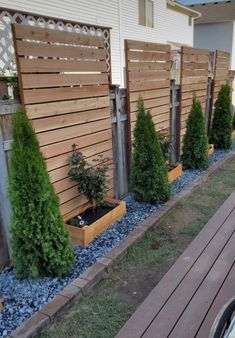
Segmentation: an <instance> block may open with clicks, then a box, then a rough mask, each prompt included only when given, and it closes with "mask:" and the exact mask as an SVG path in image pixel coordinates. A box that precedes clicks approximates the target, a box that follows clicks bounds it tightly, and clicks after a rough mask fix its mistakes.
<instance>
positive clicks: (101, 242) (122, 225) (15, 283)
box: [0, 140, 235, 337]
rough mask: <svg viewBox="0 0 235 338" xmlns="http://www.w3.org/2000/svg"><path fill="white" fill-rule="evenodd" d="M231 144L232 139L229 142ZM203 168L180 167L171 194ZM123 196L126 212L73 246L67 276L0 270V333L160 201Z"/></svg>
mask: <svg viewBox="0 0 235 338" xmlns="http://www.w3.org/2000/svg"><path fill="white" fill-rule="evenodd" d="M234 147H235V140H234V142H233V148H234ZM228 152H229V151H221V150H216V151H215V152H214V153H213V154H212V155H211V156H210V160H209V163H210V165H212V164H213V163H215V162H217V161H218V160H219V159H221V158H222V157H224V156H225V155H226V154H227V153H228ZM204 172H205V170H186V171H184V172H183V175H182V177H181V178H179V179H177V180H176V181H175V182H174V183H173V194H177V193H179V192H180V191H181V190H182V189H183V188H184V187H185V186H187V185H189V184H191V183H192V182H193V181H194V180H195V179H196V178H197V177H199V176H200V175H202V174H203V173H204ZM125 200H126V203H127V213H126V215H125V217H124V218H123V219H121V220H120V221H118V222H116V223H115V224H114V225H112V226H111V227H110V228H109V229H108V230H107V231H105V232H104V233H103V234H101V235H100V236H99V237H98V238H97V239H96V240H94V241H93V242H92V243H91V244H90V245H89V246H88V247H87V248H84V249H82V248H80V247H76V249H75V253H76V257H77V259H76V263H75V265H74V267H73V270H72V272H71V273H70V275H68V276H67V277H65V278H41V279H37V280H24V281H19V280H17V279H16V276H15V271H14V269H6V270H5V271H4V272H2V273H1V274H0V298H3V299H4V300H5V306H4V311H3V313H2V314H0V337H6V336H7V335H8V334H9V333H10V332H12V330H14V329H15V328H16V327H18V326H19V325H20V324H21V323H22V322H23V321H25V320H26V319H27V318H29V317H30V316H31V315H32V314H33V313H34V312H36V311H37V310H38V309H39V308H40V307H42V305H44V304H45V303H47V302H48V301H49V300H50V299H52V298H53V297H54V296H55V295H56V294H57V293H58V292H59V291H61V290H62V289H63V288H64V287H65V286H66V285H67V284H69V283H70V282H72V281H73V280H74V279H75V278H77V277H78V276H79V275H80V274H82V273H83V272H84V271H85V270H86V269H87V268H88V267H90V266H91V265H92V264H93V263H95V262H96V261H97V259H98V258H100V257H102V256H104V255H105V254H106V253H108V252H109V251H110V250H111V249H112V248H113V247H115V246H116V245H117V244H118V243H119V242H120V241H121V240H122V239H123V238H124V237H126V236H127V235H128V234H129V233H130V232H131V231H132V230H133V229H134V228H135V227H136V226H137V225H138V224H140V223H142V222H143V221H144V220H145V219H146V218H147V217H148V216H149V215H151V214H152V213H153V212H154V211H156V210H157V209H159V208H160V207H161V205H160V204H156V205H151V204H146V203H138V202H136V201H135V200H134V199H133V198H132V196H131V195H129V196H127V197H126V198H125Z"/></svg>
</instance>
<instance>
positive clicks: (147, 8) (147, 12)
mask: <svg viewBox="0 0 235 338" xmlns="http://www.w3.org/2000/svg"><path fill="white" fill-rule="evenodd" d="M139 24H140V25H141V26H146V27H151V28H153V27H154V7H153V1H152V0H139Z"/></svg>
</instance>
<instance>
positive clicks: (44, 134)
mask: <svg viewBox="0 0 235 338" xmlns="http://www.w3.org/2000/svg"><path fill="white" fill-rule="evenodd" d="M13 36H14V43H15V50H16V54H17V66H18V73H19V77H20V90H21V97H22V102H23V103H24V105H25V108H26V112H27V115H28V117H29V118H30V119H31V120H32V124H33V127H34V128H35V131H36V133H37V137H38V140H39V144H40V147H41V151H42V154H43V156H44V158H45V160H46V165H47V169H48V171H49V175H50V178H51V182H52V183H53V185H54V188H55V191H56V193H57V194H58V196H59V200H60V204H61V206H60V209H61V212H62V214H63V215H65V214H68V213H70V212H71V211H73V210H74V209H78V208H79V207H80V206H81V205H83V204H84V203H85V202H86V199H85V198H84V196H82V195H81V193H80V192H79V191H78V189H77V185H76V183H75V182H72V181H71V180H70V179H69V178H68V171H69V165H68V157H69V156H70V155H71V152H72V145H73V144H76V145H77V146H78V148H79V149H80V150H81V151H82V152H83V154H84V156H85V157H86V158H87V160H88V162H90V163H93V162H92V161H93V159H95V158H97V154H101V155H104V156H105V157H108V158H109V159H110V161H111V163H110V165H109V171H108V177H109V193H108V194H109V196H110V197H112V196H111V195H112V194H113V179H112V177H113V165H112V158H113V149H112V132H111V119H110V114H111V113H110V98H109V78H108V70H107V65H106V62H105V55H106V54H105V49H104V39H103V37H97V36H91V35H85V34H78V33H71V32H62V31H58V30H53V29H47V28H39V27H31V26H23V25H17V24H16V25H13ZM160 69H162V68H160Z"/></svg>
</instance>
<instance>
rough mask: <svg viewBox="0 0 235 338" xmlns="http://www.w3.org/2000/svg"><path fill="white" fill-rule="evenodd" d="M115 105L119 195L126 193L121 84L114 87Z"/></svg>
mask: <svg viewBox="0 0 235 338" xmlns="http://www.w3.org/2000/svg"><path fill="white" fill-rule="evenodd" d="M114 90H115V105H116V107H115V108H116V109H115V110H116V156H117V161H116V163H117V179H118V197H121V196H123V195H124V194H125V193H126V191H125V190H126V189H125V183H124V171H125V166H124V152H123V146H124V145H123V135H122V119H121V102H120V96H119V86H115V87H114Z"/></svg>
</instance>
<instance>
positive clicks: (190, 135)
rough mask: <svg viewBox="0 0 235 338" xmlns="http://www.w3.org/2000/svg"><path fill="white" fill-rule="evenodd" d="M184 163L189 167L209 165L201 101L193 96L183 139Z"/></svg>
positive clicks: (205, 166)
mask: <svg viewBox="0 0 235 338" xmlns="http://www.w3.org/2000/svg"><path fill="white" fill-rule="evenodd" d="M183 165H184V166H185V168H188V169H191V168H193V169H196V168H202V169H204V168H207V167H208V138H207V133H206V128H205V121H204V117H203V113H202V107H201V104H200V101H199V100H197V99H196V97H194V98H193V105H192V108H191V111H190V113H189V116H188V120H187V124H186V133H185V135H184V140H183Z"/></svg>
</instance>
